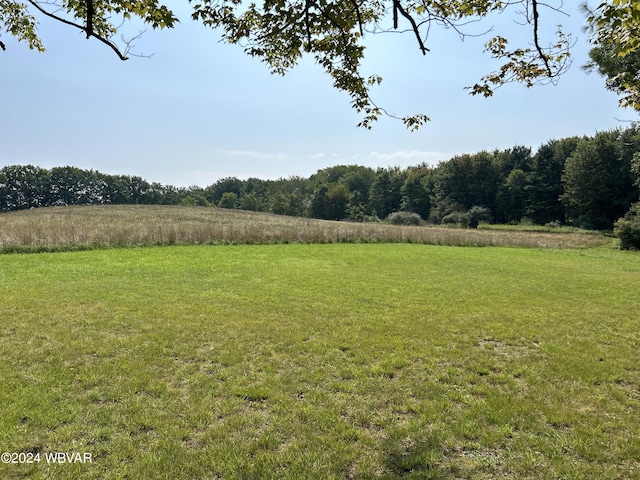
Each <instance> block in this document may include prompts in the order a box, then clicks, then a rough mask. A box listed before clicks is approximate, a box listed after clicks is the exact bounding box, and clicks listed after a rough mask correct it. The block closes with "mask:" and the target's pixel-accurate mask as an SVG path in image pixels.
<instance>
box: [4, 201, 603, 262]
mask: <svg viewBox="0 0 640 480" xmlns="http://www.w3.org/2000/svg"><path fill="white" fill-rule="evenodd" d="M357 242H363V243H377V242H405V243H421V244H432V245H457V246H512V247H534V248H583V247H592V246H597V245H602V244H607V243H610V242H611V239H609V238H606V237H604V236H602V235H597V234H595V235H594V234H588V233H567V232H558V233H556V232H524V231H513V230H484V229H482V230H475V229H474V230H467V229H453V228H441V227H433V226H422V227H413V226H396V225H389V224H384V223H350V222H333V221H327V220H317V219H309V218H298V217H287V216H280V215H272V214H266V213H258V212H247V211H241V210H225V209H221V208H207V207H187V206H184V207H183V206H159V205H105V206H79V207H50V208H40V209H33V210H22V211H17V212H9V213H3V214H0V252H5V253H6V252H29V251H62V250H81V249H93V248H104V247H111V246H135V245H139V246H141V245H182V244H218V243H236V244H270V243H357Z"/></svg>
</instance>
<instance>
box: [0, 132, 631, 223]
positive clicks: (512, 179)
mask: <svg viewBox="0 0 640 480" xmlns="http://www.w3.org/2000/svg"><path fill="white" fill-rule="evenodd" d="M635 154H638V155H636V156H635V160H634V155H635ZM639 157H640V128H639V127H638V126H636V125H633V126H631V127H629V128H626V129H616V130H610V131H603V132H599V133H597V134H596V135H594V136H592V137H587V136H584V137H570V138H564V139H560V140H551V141H549V142H547V143H545V144H543V145H542V146H540V148H539V149H538V150H537V151H536V152H535V153H534V152H532V150H531V149H530V148H527V147H521V146H516V147H513V148H510V149H506V150H495V151H492V152H489V151H482V152H478V153H474V154H464V155H458V156H455V157H453V158H451V159H450V160H447V161H444V162H441V163H440V164H438V165H437V166H429V165H417V166H414V167H408V168H405V169H401V168H399V167H390V168H378V169H375V170H374V169H372V168H369V167H364V166H357V165H340V166H335V167H329V168H325V169H322V170H319V171H318V172H317V173H315V174H313V175H311V176H310V177H309V178H301V177H290V178H286V179H285V178H282V179H279V180H261V179H258V178H249V179H246V180H241V179H238V178H234V177H231V178H223V179H221V180H219V181H217V182H216V183H214V184H212V185H209V186H208V187H204V188H202V187H198V186H193V187H187V188H178V187H174V186H171V185H161V184H159V183H149V182H147V181H146V180H144V179H142V178H140V177H136V176H127V175H107V174H103V173H100V172H98V171H95V170H82V169H79V168H75V167H54V168H51V169H44V168H40V167H35V166H31V165H26V166H23V165H12V166H6V167H3V168H2V169H0V211H2V212H6V211H11V210H20V209H26V208H37V207H46V206H62V205H96V204H161V205H200V206H216V207H222V208H238V209H243V210H253V211H260V212H270V213H275V214H281V215H292V216H305V217H313V218H321V219H328V220H350V221H377V220H380V219H385V218H387V217H388V216H389V215H391V214H395V212H406V215H409V214H411V216H412V217H413V218H418V217H417V216H418V215H419V216H420V218H421V219H422V220H423V221H426V222H428V223H432V224H458V225H461V226H476V225H477V223H478V222H479V221H484V222H488V223H513V224H515V223H522V222H529V223H533V224H541V225H544V224H557V225H559V224H566V225H573V226H577V227H581V228H588V229H601V230H609V229H612V228H613V225H614V223H615V222H616V221H617V220H618V219H619V218H621V217H622V216H623V215H624V214H625V213H626V212H627V211H628V210H629V209H630V207H631V206H632V204H633V203H635V202H638V197H639V191H640V189H639V188H638V175H637V174H636V173H634V172H637V171H638V166H637V165H636V166H635V167H634V165H635V164H636V163H638V158H639ZM395 215H396V216H397V215H398V214H395Z"/></svg>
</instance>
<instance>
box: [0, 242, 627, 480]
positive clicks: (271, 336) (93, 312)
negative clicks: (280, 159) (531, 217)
mask: <svg viewBox="0 0 640 480" xmlns="http://www.w3.org/2000/svg"><path fill="white" fill-rule="evenodd" d="M638 305H640V257H639V256H638V255H637V254H634V253H629V252H622V251H618V250H615V249H613V248H611V247H610V246H605V247H599V248H586V249H585V248H583V249H562V250H561V249H538V248H502V247H484V248H462V247H450V246H432V245H419V244H408V243H395V244H383V243H362V244H346V243H334V244H322V245H317V244H288V245H285V244H271V245H220V246H211V245H200V246H173V247H155V248H147V247H144V248H126V249H125V248H120V249H106V250H95V251H76V252H58V253H43V254H36V255H34V254H29V255H23V254H18V255H2V256H0V352H2V362H0V379H1V380H0V381H1V385H2V388H0V450H1V451H3V452H18V453H20V452H21V453H25V454H26V453H30V454H32V455H38V454H39V455H40V458H41V459H42V460H41V461H40V463H31V464H11V463H9V464H0V478H8V479H12V478H28V479H51V478H53V479H58V478H59V479H78V478H80V479H84V478H88V479H94V478H96V479H97V478H108V479H111V478H114V479H120V478H131V479H138V478H153V479H165V478H166V479H200V478H208V479H211V478H225V479H250V478H255V479H261V478H266V479H288V478H290V479H315V478H317V479H345V478H346V479H355V478H359V479H368V478H385V479H396V478H420V479H426V478H432V479H452V480H453V479H495V478H505V479H506V478H509V479H511V478H514V479H524V478H532V479H534V478H535V479H538V478H544V479H632V478H638V476H639V475H640V422H639V421H638V418H639V415H640V362H639V360H640V356H639V353H638V351H639V347H640V334H639V328H638V327H639V326H640V314H639V312H638ZM52 452H80V453H82V454H84V453H90V454H91V457H92V462H91V463H73V464H63V465H56V464H48V463H47V462H46V461H45V460H44V458H45V455H46V454H51V453H52Z"/></svg>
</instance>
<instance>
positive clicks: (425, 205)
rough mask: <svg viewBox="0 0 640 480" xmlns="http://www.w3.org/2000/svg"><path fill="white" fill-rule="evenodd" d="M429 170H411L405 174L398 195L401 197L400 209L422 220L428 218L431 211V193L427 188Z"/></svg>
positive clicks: (424, 168) (423, 168)
mask: <svg viewBox="0 0 640 480" xmlns="http://www.w3.org/2000/svg"><path fill="white" fill-rule="evenodd" d="M430 172H431V170H430V169H428V168H426V167H422V168H413V169H410V170H409V171H408V172H407V175H406V178H405V180H404V183H403V184H402V187H400V194H401V195H402V200H401V209H402V210H403V211H405V212H413V213H417V214H418V215H420V217H422V218H427V217H428V216H429V211H430V210H431V199H430V195H431V191H430V188H429V174H430Z"/></svg>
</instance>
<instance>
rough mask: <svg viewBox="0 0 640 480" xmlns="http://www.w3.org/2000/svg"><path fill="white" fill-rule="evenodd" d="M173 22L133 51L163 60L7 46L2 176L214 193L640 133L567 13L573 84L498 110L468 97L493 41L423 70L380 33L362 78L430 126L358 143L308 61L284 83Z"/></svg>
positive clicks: (510, 90) (385, 127)
mask: <svg viewBox="0 0 640 480" xmlns="http://www.w3.org/2000/svg"><path fill="white" fill-rule="evenodd" d="M170 6H171V5H170ZM173 8H174V12H175V13H176V14H177V16H178V17H179V18H180V19H181V20H182V21H181V23H180V24H178V26H177V27H176V28H175V29H173V30H161V31H153V30H148V31H147V32H146V33H145V34H144V35H143V36H142V37H141V38H140V39H139V40H137V41H136V42H135V45H136V48H135V51H137V52H138V53H141V54H144V55H151V56H150V57H148V58H138V57H131V58H130V59H129V60H128V61H126V62H122V61H120V60H119V59H118V58H117V57H116V56H115V55H114V53H113V52H112V51H111V50H110V49H109V48H108V47H106V46H105V45H103V44H101V43H100V42H98V41H96V40H86V39H85V38H84V36H83V35H82V32H80V31H79V30H76V29H73V28H70V27H67V26H64V25H61V24H58V23H57V22H55V21H53V20H50V19H48V18H46V17H37V18H38V20H39V21H40V25H39V30H38V32H39V34H40V36H41V38H42V40H43V42H44V44H45V47H46V48H47V51H46V52H45V53H38V52H34V51H30V50H29V49H28V48H27V46H26V45H24V44H20V43H18V42H16V41H14V40H13V39H11V38H10V37H9V36H8V34H3V35H2V41H3V42H4V43H5V44H6V46H7V49H6V51H4V52H3V51H0V98H1V99H2V101H1V103H0V105H1V106H0V167H2V166H5V165H16V164H22V165H25V164H31V165H37V166H40V167H43V168H51V167H54V166H65V165H71V166H75V167H78V168H83V169H93V170H98V171H100V172H103V173H109V174H121V175H137V176H141V177H142V178H144V179H146V180H148V181H150V182H160V183H163V184H169V185H175V186H192V185H198V186H202V187H204V186H207V185H210V184H212V183H215V182H216V181H217V180H219V179H221V178H224V177H230V176H235V177H238V178H243V179H246V178H249V177H257V178H262V179H276V178H287V177H290V176H302V177H308V176H309V175H311V174H313V173H315V172H316V171H317V170H319V169H322V168H326V167H330V166H333V165H354V164H357V165H365V166H369V167H372V168H377V167H392V166H399V167H401V168H405V167H408V166H412V165H418V164H421V163H428V164H431V165H436V164H437V163H438V162H440V161H444V160H448V159H449V158H451V157H453V156H454V155H457V154H462V153H474V152H478V151H481V150H494V149H496V148H497V149H505V148H510V147H513V146H516V145H524V146H528V147H531V148H532V150H533V151H534V152H535V150H537V148H538V147H540V145H542V144H544V143H546V142H547V141H549V140H551V139H555V138H564V137H568V136H572V135H593V134H595V133H596V132H597V131H602V130H608V129H612V128H616V127H625V126H626V125H627V123H626V122H628V121H633V120H637V114H636V113H634V112H633V111H631V110H621V109H619V108H618V104H617V97H616V95H615V94H613V93H611V92H608V91H606V90H605V88H604V80H603V78H602V77H600V76H599V75H598V74H596V73H592V74H587V73H585V72H584V71H582V70H581V69H580V66H581V65H583V64H584V63H586V61H587V59H588V56H587V52H588V45H587V41H586V34H585V33H583V32H582V30H581V26H582V24H583V23H584V16H583V14H582V13H580V12H579V11H578V8H577V7H573V6H567V7H566V8H565V10H566V11H567V12H568V13H570V17H565V16H561V17H559V16H557V15H555V16H554V15H551V13H550V12H543V17H542V19H541V20H542V21H543V22H545V25H546V26H547V27H549V28H551V29H552V30H555V25H556V24H558V23H560V22H562V23H563V25H565V27H566V29H567V30H569V31H571V32H572V33H573V34H574V38H575V40H576V45H575V47H574V50H573V65H572V67H571V69H570V71H569V72H568V73H566V74H565V75H564V76H563V77H562V78H561V79H560V81H559V83H558V84H557V85H546V86H536V87H534V88H530V89H527V88H526V87H524V86H522V85H515V84H514V85H506V86H503V87H501V88H500V89H498V90H496V93H495V95H494V96H493V97H491V98H488V99H485V98H481V97H472V96H470V95H469V94H468V93H467V92H466V91H465V90H464V87H465V86H469V85H473V84H474V83H476V82H478V81H479V79H480V78H481V77H482V76H483V75H485V74H487V73H489V72H491V71H493V70H494V69H495V68H496V64H495V63H494V61H493V60H492V59H491V58H490V57H489V56H487V55H486V54H483V53H482V51H483V49H484V42H485V41H486V40H487V37H486V36H485V37H481V38H471V37H467V38H466V39H465V40H464V41H461V40H460V39H459V37H458V36H457V35H456V34H455V32H452V31H441V30H433V31H432V34H431V36H430V39H429V43H428V44H427V46H429V47H430V49H431V51H430V52H429V53H428V55H426V56H423V55H422V54H421V53H420V52H419V51H418V49H417V45H416V43H415V40H414V39H412V37H411V35H409V34H394V33H389V34H382V35H380V34H371V33H368V34H367V35H366V37H365V41H366V45H367V50H366V61H365V63H364V70H363V71H364V73H365V74H367V75H368V74H378V75H380V76H382V77H383V79H384V80H383V82H382V84H381V85H380V86H378V87H375V88H374V89H373V90H372V97H373V99H374V100H375V101H376V103H377V104H379V105H380V106H382V107H384V108H385V109H387V110H388V111H390V112H392V113H394V114H396V115H400V116H404V115H409V114H415V113H424V114H426V115H428V116H429V117H430V119H431V121H430V122H429V123H427V124H426V125H424V126H423V127H422V128H421V129H420V130H419V131H418V132H410V131H408V130H407V129H406V128H405V127H404V126H403V125H402V124H401V122H399V121H397V120H393V119H390V118H383V119H381V120H380V121H378V122H377V123H375V124H374V125H373V129H372V130H365V129H362V128H358V127H357V126H356V125H357V123H358V122H359V120H360V117H359V116H358V114H357V112H355V111H354V110H352V108H351V107H350V104H349V97H348V95H347V94H345V93H341V92H339V91H337V90H335V89H334V88H333V87H332V85H331V79H330V78H329V77H328V76H327V75H326V74H324V72H323V70H322V69H321V67H319V66H318V65H316V64H315V63H314V61H313V60H312V59H303V61H302V62H301V64H300V65H298V66H297V67H295V68H294V69H293V70H291V71H290V72H289V73H288V74H287V75H286V76H284V77H281V76H278V75H272V74H271V73H270V72H269V70H268V68H267V67H266V66H265V65H264V64H262V63H260V61H259V60H257V59H254V58H250V57H248V56H246V55H245V54H244V52H243V50H242V48H241V47H239V46H234V45H226V44H223V43H220V41H219V39H220V34H219V32H216V31H215V30H211V29H207V28H205V27H203V26H202V25H200V24H197V23H195V22H192V21H191V20H190V19H189V12H188V4H187V3H186V2H185V5H184V6H182V7H180V8H175V7H173ZM516 21H517V19H516V18H515V17H514V16H513V15H505V14H503V15H502V16H499V17H495V18H492V19H491V21H490V22H489V23H486V22H485V23H482V24H478V25H470V26H469V27H468V30H469V31H470V32H472V33H480V32H482V31H484V30H487V29H488V28H494V33H499V34H502V35H505V36H507V37H509V38H513V39H518V38H519V39H521V41H522V43H523V44H526V43H527V42H528V39H527V37H526V34H527V33H528V32H527V31H525V30H524V29H523V27H521V26H520V25H518V24H517V23H516ZM125 31H126V32H128V33H129V34H132V35H135V34H137V33H138V31H139V29H138V27H136V26H131V27H130V29H129V30H125ZM543 33H548V32H546V31H545V32H543Z"/></svg>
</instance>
